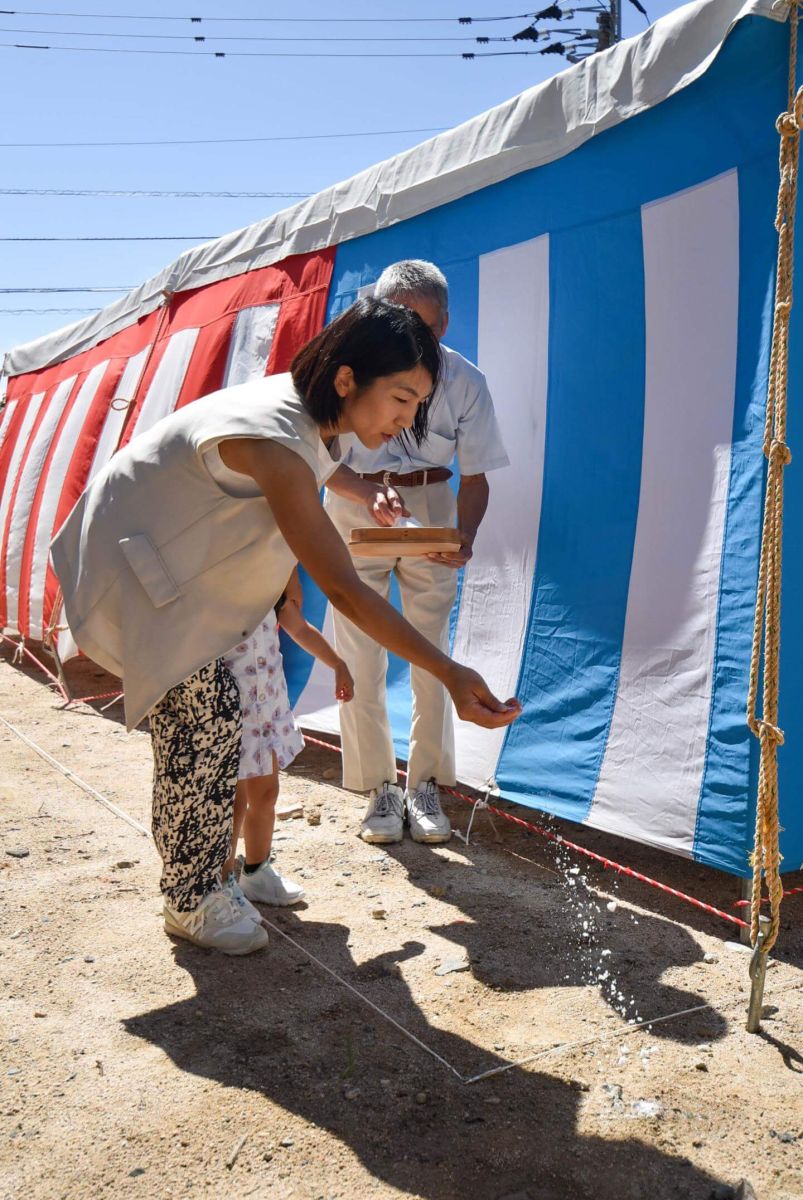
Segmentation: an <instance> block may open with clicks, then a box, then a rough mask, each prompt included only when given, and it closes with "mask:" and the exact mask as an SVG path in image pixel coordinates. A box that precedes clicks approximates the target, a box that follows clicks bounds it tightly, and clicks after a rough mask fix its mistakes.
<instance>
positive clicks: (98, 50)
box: [0, 39, 542, 60]
mask: <svg viewBox="0 0 803 1200" xmlns="http://www.w3.org/2000/svg"><path fill="white" fill-rule="evenodd" d="M327 40H328V39H327ZM0 49H4V50H65V51H70V52H72V53H78V54H140V55H141V54H150V55H154V54H160V55H166V54H167V55H172V56H173V57H175V56H176V55H181V56H182V57H187V56H189V57H191V58H462V59H471V60H473V59H478V58H514V57H515V58H530V57H531V56H532V55H534V54H541V53H542V51H540V50H490V51H485V52H483V53H481V54H477V53H476V52H475V51H473V50H471V51H468V52H463V53H459V52H457V51H436V50H422V51H414V52H412V53H410V52H407V51H389V52H388V53H373V52H370V51H350V50H347V51H340V52H338V51H328V50H304V51H302V52H300V53H298V54H295V53H293V52H292V51H290V50H133V49H131V50H129V49H126V48H123V47H116V46H39V45H34V44H32V43H26V42H0Z"/></svg>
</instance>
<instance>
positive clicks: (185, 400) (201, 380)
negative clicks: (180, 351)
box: [176, 313, 235, 408]
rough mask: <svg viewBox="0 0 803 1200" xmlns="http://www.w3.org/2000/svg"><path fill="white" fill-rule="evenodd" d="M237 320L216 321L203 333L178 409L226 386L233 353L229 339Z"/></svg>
mask: <svg viewBox="0 0 803 1200" xmlns="http://www.w3.org/2000/svg"><path fill="white" fill-rule="evenodd" d="M234 321H235V317H234V316H233V315H232V314H231V313H227V314H226V316H225V318H222V319H221V320H219V321H212V322H211V324H209V325H207V326H206V328H205V329H201V331H200V332H199V334H198V338H197V341H196V343H195V346H194V348H193V351H192V358H191V359H190V364H189V366H188V367H187V372H186V374H185V376H184V382H183V383H182V385H181V389H180V391H179V394H178V400H177V401H176V408H182V407H183V406H184V405H185V404H189V403H190V402H191V401H193V400H198V399H199V398H200V397H201V396H208V395H209V393H210V392H216V391H217V390H218V388H221V387H222V386H223V373H224V371H225V370H226V359H227V358H228V353H229V339H230V337H231V332H232V328H233V326H234Z"/></svg>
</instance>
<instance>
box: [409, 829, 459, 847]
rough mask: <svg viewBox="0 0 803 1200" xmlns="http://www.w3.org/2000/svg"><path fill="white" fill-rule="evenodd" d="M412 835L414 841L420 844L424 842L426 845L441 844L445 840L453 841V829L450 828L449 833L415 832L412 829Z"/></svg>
mask: <svg viewBox="0 0 803 1200" xmlns="http://www.w3.org/2000/svg"><path fill="white" fill-rule="evenodd" d="M410 837H411V838H412V839H413V841H414V842H418V843H419V844H422V843H423V844H424V845H426V846H439V845H443V843H444V842H449V841H451V839H452V830H451V829H450V830H449V832H448V833H413V831H412V829H411V830H410Z"/></svg>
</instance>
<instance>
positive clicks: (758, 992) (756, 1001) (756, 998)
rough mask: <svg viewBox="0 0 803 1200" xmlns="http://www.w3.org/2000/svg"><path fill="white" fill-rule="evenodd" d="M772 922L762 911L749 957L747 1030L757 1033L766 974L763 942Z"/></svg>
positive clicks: (765, 952)
mask: <svg viewBox="0 0 803 1200" xmlns="http://www.w3.org/2000/svg"><path fill="white" fill-rule="evenodd" d="M771 924H772V922H771V920H770V918H769V917H765V916H764V914H763V913H762V914H761V916H760V917H759V918H758V937H757V938H756V948H755V950H754V951H753V956H752V958H751V959H750V1004H749V1006H748V1009H747V1026H746V1028H747V1032H748V1033H758V1031H759V1029H760V1028H761V1010H762V1008H763V1007H764V980H765V978H766V976H767V951H766V950H765V949H764V943H765V941H766V939H767V934H768V933H769V931H770V925H771Z"/></svg>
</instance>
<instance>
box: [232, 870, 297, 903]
mask: <svg viewBox="0 0 803 1200" xmlns="http://www.w3.org/2000/svg"><path fill="white" fill-rule="evenodd" d="M240 887H241V888H242V889H243V892H244V893H245V895H246V896H247V897H248V900H256V902H257V904H277V905H278V906H279V907H280V908H287V907H288V905H290V904H298V902H299V900H300V899H301V897H302V896H303V895H304V889H303V887H301V886H300V884H298V883H293V881H292V879H285V878H284V877H283V876H282V875H280V874H279V872H278V871H276V870H274V868H273V867H272V866H271V865H270V863H269V862H263V863H262V865H261V866H260V867H259V869H258V870H256V871H252V872H251V874H250V875H246V873H245V871H243V873H242V875H241V876H240ZM248 900H246V904H247V903H248ZM254 911H256V910H254Z"/></svg>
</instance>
